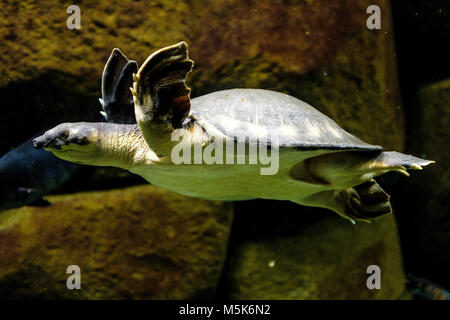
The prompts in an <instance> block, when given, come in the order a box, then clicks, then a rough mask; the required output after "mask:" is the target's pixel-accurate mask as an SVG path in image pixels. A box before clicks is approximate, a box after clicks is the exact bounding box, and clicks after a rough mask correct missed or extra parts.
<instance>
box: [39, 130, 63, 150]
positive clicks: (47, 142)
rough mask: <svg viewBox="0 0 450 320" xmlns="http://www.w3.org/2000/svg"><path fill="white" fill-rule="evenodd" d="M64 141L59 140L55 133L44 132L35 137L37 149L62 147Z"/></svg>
mask: <svg viewBox="0 0 450 320" xmlns="http://www.w3.org/2000/svg"><path fill="white" fill-rule="evenodd" d="M61 144H62V141H59V139H57V138H56V137H53V135H48V134H43V135H42V136H40V137H37V138H35V139H33V147H35V148H36V149H38V150H39V149H42V148H44V147H48V148H52V149H58V150H59V149H61Z"/></svg>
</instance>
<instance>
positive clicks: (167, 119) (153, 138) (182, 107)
mask: <svg viewBox="0 0 450 320" xmlns="http://www.w3.org/2000/svg"><path fill="white" fill-rule="evenodd" d="M193 64H194V62H193V61H192V60H190V59H189V57H188V50H187V44H186V43H185V42H180V43H178V44H175V45H172V46H169V47H166V48H163V49H161V50H158V51H156V52H155V53H153V54H152V55H150V57H148V58H147V60H146V61H145V62H144V64H143V65H142V66H141V68H140V69H139V71H138V73H137V74H136V75H135V76H134V83H133V88H131V91H132V93H133V96H134V105H135V114H136V120H137V123H138V124H139V127H140V129H141V131H142V133H143V134H144V137H145V140H146V142H147V144H148V145H149V146H150V147H151V148H152V150H153V151H154V152H155V153H156V154H157V155H158V156H160V157H164V156H168V155H169V154H170V150H171V148H172V141H171V134H172V132H173V131H174V130H175V129H178V128H182V126H183V121H184V120H185V119H186V117H187V116H188V114H189V111H190V107H191V102H190V97H189V94H190V89H189V88H188V87H187V86H186V83H185V82H186V77H187V75H188V73H189V72H190V71H191V70H192V66H193Z"/></svg>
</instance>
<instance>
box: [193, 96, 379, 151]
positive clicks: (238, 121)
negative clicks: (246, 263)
mask: <svg viewBox="0 0 450 320" xmlns="http://www.w3.org/2000/svg"><path fill="white" fill-rule="evenodd" d="M191 118H193V119H194V120H196V121H197V122H198V123H199V124H200V125H201V126H202V127H203V128H204V129H205V130H206V132H207V133H208V134H210V135H213V136H216V137H217V136H222V137H225V138H227V139H235V140H236V141H249V140H252V139H255V138H258V139H260V140H259V141H262V140H265V141H268V142H269V143H273V141H271V140H270V139H273V137H274V134H278V145H279V146H280V147H286V148H295V149H299V150H319V149H327V150H361V151H377V150H382V149H383V148H382V147H380V146H376V145H371V144H368V143H366V142H364V141H362V140H360V139H359V138H357V137H355V136H354V135H352V134H350V133H348V132H347V131H345V130H344V129H342V128H341V127H340V126H339V125H338V124H337V123H336V122H334V121H333V120H332V119H330V118H329V117H327V116H326V115H324V114H323V113H321V112H319V111H318V110H316V109H314V108H313V107H312V106H310V105H309V104H307V103H306V102H303V101H301V100H299V99H297V98H294V97H292V96H289V95H287V94H283V93H280V92H275V91H269V90H262V89H231V90H223V91H217V92H213V93H210V94H206V95H204V96H200V97H198V98H195V99H192V101H191Z"/></svg>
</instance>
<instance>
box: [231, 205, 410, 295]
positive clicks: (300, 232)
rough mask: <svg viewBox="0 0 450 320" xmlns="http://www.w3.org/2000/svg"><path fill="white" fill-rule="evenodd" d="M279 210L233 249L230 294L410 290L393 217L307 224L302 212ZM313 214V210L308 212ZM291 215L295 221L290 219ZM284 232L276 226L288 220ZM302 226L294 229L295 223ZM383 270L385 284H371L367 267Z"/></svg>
mask: <svg viewBox="0 0 450 320" xmlns="http://www.w3.org/2000/svg"><path fill="white" fill-rule="evenodd" d="M291 213H292V214H297V215H299V216H300V218H297V219H296V218H292V216H291V214H290V213H289V212H284V211H280V212H278V214H277V219H279V220H285V221H284V222H281V223H280V222H275V223H273V222H272V226H273V228H270V229H265V228H264V226H261V224H260V223H253V224H256V226H255V230H256V229H258V230H259V231H256V233H255V234H253V235H251V236H250V237H248V238H246V239H245V240H243V241H240V242H239V243H238V244H237V245H235V246H234V249H232V250H231V253H230V259H229V262H228V272H227V275H226V280H225V281H226V283H227V284H226V288H227V291H228V292H227V295H228V297H229V298H231V299H283V300H287V299H289V300H290V299H293V300H311V299H397V298H399V297H400V296H401V294H402V293H403V292H404V290H405V285H404V274H403V270H402V261H401V252H400V247H399V243H398V236H397V229H396V225H395V221H394V218H393V217H392V216H387V217H384V218H381V219H378V220H376V221H375V222H374V223H372V224H365V223H358V224H356V225H351V224H350V223H348V222H347V221H344V220H342V219H340V218H337V217H336V218H334V217H329V218H325V219H318V220H316V221H314V222H311V221H309V223H308V222H306V221H305V223H303V224H302V217H301V216H302V215H303V213H298V212H296V213H294V212H291ZM309 214H312V213H309ZM289 221H290V222H289ZM289 223H290V224H292V225H293V226H291V227H287V228H286V230H285V232H277V231H276V229H277V227H280V226H286V225H287V224H289ZM295 228H296V229H297V231H294V229H295ZM371 265H377V266H379V267H380V270H381V289H379V290H378V289H373V290H369V289H368V288H367V279H368V277H369V276H370V275H371V274H372V272H370V274H368V273H367V268H368V267H369V266H371Z"/></svg>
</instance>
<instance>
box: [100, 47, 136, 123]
mask: <svg viewBox="0 0 450 320" xmlns="http://www.w3.org/2000/svg"><path fill="white" fill-rule="evenodd" d="M137 70H138V65H137V63H136V61H133V60H128V59H127V57H125V55H124V54H123V53H122V52H121V51H120V50H119V49H117V48H115V49H114V50H113V51H112V53H111V56H110V57H109V59H108V62H106V65H105V68H104V70H103V76H102V99H99V100H100V103H101V105H102V108H103V111H102V112H101V114H102V115H103V117H105V119H106V121H108V122H112V123H136V118H135V115H134V102H133V96H132V94H131V92H130V89H129V88H130V86H131V85H132V84H133V74H134V73H136V72H137Z"/></svg>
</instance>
